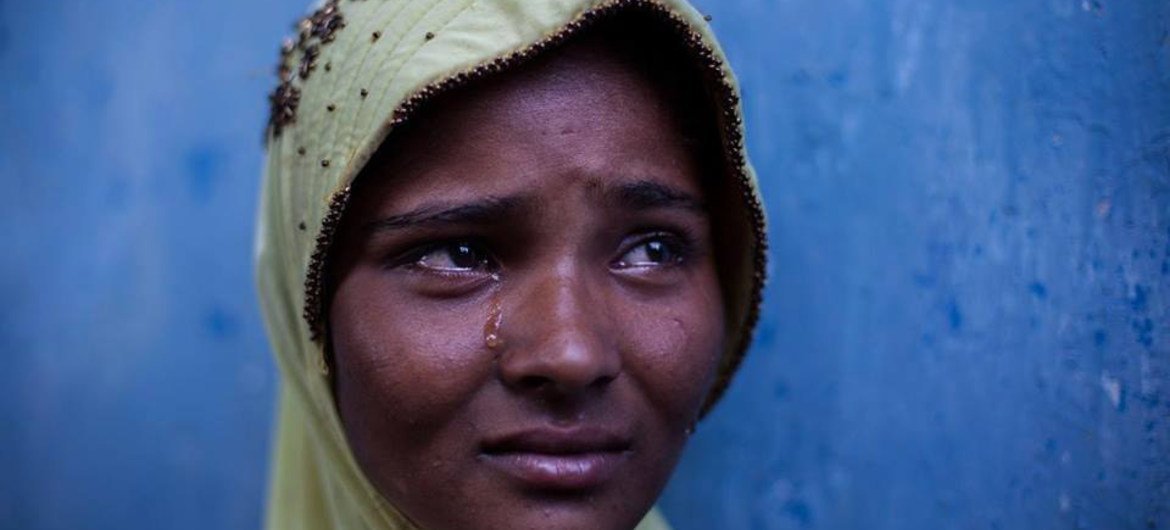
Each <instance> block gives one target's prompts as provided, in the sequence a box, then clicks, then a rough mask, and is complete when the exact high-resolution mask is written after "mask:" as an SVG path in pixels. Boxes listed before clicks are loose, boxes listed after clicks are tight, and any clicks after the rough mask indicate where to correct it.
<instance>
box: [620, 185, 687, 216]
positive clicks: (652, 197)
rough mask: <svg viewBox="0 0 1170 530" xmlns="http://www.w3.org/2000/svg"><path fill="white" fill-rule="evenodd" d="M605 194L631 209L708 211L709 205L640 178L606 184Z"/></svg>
mask: <svg viewBox="0 0 1170 530" xmlns="http://www.w3.org/2000/svg"><path fill="white" fill-rule="evenodd" d="M603 194H604V195H605V196H606V198H608V199H610V200H613V201H614V202H616V203H618V204H620V205H621V206H623V207H625V208H628V209H631V210H650V209H657V208H681V209H685V210H692V211H695V212H698V213H706V212H707V206H706V204H704V203H703V201H701V200H699V199H698V198H697V197H695V196H694V195H691V194H690V193H687V192H685V191H683V190H680V189H677V188H674V187H672V186H667V185H665V184H660V183H658V182H654V181H651V180H638V181H634V182H624V183H621V184H616V185H614V184H611V185H606V186H605V191H604V192H603Z"/></svg>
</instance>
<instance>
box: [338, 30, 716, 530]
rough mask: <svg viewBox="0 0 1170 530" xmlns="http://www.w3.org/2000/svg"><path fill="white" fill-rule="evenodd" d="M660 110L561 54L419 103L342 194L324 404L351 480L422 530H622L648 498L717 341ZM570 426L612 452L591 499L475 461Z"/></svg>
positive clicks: (685, 182)
mask: <svg viewBox="0 0 1170 530" xmlns="http://www.w3.org/2000/svg"><path fill="white" fill-rule="evenodd" d="M666 100H667V98H666V97H664V94H663V91H662V90H661V89H660V88H659V86H658V85H657V84H656V83H655V82H654V80H652V79H649V78H647V77H646V76H645V75H644V74H642V73H640V69H638V68H636V67H633V66H630V65H629V64H628V62H627V61H623V60H621V59H620V58H619V56H618V55H615V53H614V52H613V51H612V50H610V49H609V48H608V47H606V46H604V45H602V44H599V42H598V41H588V40H587V41H582V42H578V43H576V44H573V45H571V46H569V47H568V48H566V49H564V50H561V51H560V52H558V53H557V54H555V55H553V56H552V57H551V58H549V59H547V60H544V61H543V62H540V63H537V64H535V65H530V66H529V67H527V68H526V69H524V70H521V71H516V72H511V73H508V74H506V75H504V76H501V77H498V78H493V79H492V80H491V81H490V82H489V83H488V84H479V85H475V86H474V87H472V88H471V89H468V90H465V91H463V92H460V93H458V94H455V95H453V97H448V98H443V99H440V100H438V101H437V102H436V104H435V105H434V106H433V107H432V108H430V109H429V110H427V111H426V112H424V113H423V114H421V115H419V116H416V118H415V119H414V120H413V122H412V123H413V124H414V125H413V126H412V127H413V128H411V129H406V130H405V132H403V133H401V134H399V135H397V136H395V137H394V138H393V139H392V141H393V142H394V144H393V146H394V148H393V149H391V150H389V151H388V152H389V153H390V154H389V155H388V156H383V157H379V158H377V159H376V160H375V161H374V162H372V165H371V168H370V169H369V170H368V171H367V174H365V175H363V179H364V180H359V182H358V185H356V186H355V193H354V198H353V202H352V203H351V206H350V209H349V211H348V212H347V213H346V217H345V219H344V220H343V222H342V225H341V227H340V228H339V233H338V238H337V240H336V245H335V247H334V252H335V255H334V256H332V257H331V271H330V273H331V275H332V277H333V295H332V298H331V301H330V306H329V321H330V333H331V339H332V348H333V355H334V363H335V370H334V374H335V380H334V385H335V387H334V390H335V394H336V399H337V405H338V410H339V412H340V415H341V418H342V421H343V424H344V426H345V430H346V433H347V436H348V438H349V441H350V444H351V446H352V448H353V451H354V454H355V456H356V458H357V460H358V463H359V465H360V466H361V467H362V469H363V471H364V472H365V473H366V475H367V476H368V477H369V478H370V480H371V481H372V482H373V484H374V485H375V486H376V487H377V489H378V490H379V491H380V492H381V493H382V494H383V495H384V496H385V497H386V498H387V500H389V501H390V503H391V504H393V505H394V506H396V507H398V508H399V509H400V510H401V511H402V512H403V513H404V514H405V515H406V516H407V517H408V518H410V519H411V520H412V521H413V522H415V523H416V524H418V525H420V526H421V527H423V528H427V529H433V530H438V529H455V528H599V529H605V528H613V529H628V528H632V527H633V526H634V525H635V524H636V523H637V522H638V521H639V520H640V519H641V518H642V517H643V515H644V514H645V513H646V511H647V510H649V508H650V506H651V505H652V504H653V502H654V500H655V499H656V498H657V496H658V494H659V493H660V492H661V490H662V488H663V486H664V485H665V483H666V481H667V479H668V478H669V476H670V473H671V471H672V469H673V468H674V465H675V463H676V462H677V460H678V457H679V454H680V452H681V450H682V448H683V445H684V444H685V441H686V439H687V436H688V430H689V429H690V428H691V427H692V426H693V423H694V421H695V419H696V417H697V416H698V414H699V408H700V405H701V404H702V400H703V398H704V396H705V395H706V393H707V391H708V390H709V388H710V386H711V384H712V381H713V378H714V375H715V372H716V364H717V361H718V357H719V354H720V349H721V345H722V344H723V339H724V333H725V329H724V320H723V312H722V306H721V295H720V287H719V282H718V279H717V274H716V267H715V262H714V258H713V255H714V252H713V250H712V247H713V244H712V241H711V239H712V236H711V226H710V225H711V223H710V220H709V216H708V214H707V212H706V210H705V207H704V199H705V197H704V194H703V189H702V186H701V185H700V167H701V164H700V163H699V162H698V161H697V160H696V159H695V156H694V155H693V151H694V149H691V148H688V147H687V141H686V138H685V137H684V134H683V129H684V127H683V126H681V125H680V124H681V122H680V120H679V119H678V117H677V116H676V113H675V109H673V108H672V106H671V105H669V104H667V103H666V102H665V101H666ZM492 335H494V337H493V336H492ZM574 429H578V430H580V429H586V430H589V429H592V431H593V432H598V431H603V432H605V433H609V434H614V435H616V436H617V437H618V438H620V439H621V441H622V443H621V444H620V447H616V448H611V449H613V451H612V452H613V454H611V455H610V457H612V458H611V459H610V460H609V461H608V462H610V463H611V464H612V465H611V466H610V467H609V468H607V469H609V470H610V471H611V472H610V473H608V474H605V475H604V476H603V479H602V480H594V481H593V482H590V483H589V484H587V485H585V486H580V485H575V484H573V483H571V482H572V481H569V482H570V483H559V484H551V485H549V484H543V483H533V481H531V480H526V479H522V478H517V477H516V476H515V475H513V474H510V473H508V472H506V470H502V469H501V467H500V465H499V464H500V462H501V459H500V455H499V454H496V453H492V450H494V449H491V448H492V447H494V446H493V445H492V444H493V443H495V442H496V441H498V440H499V439H500V438H501V437H507V436H508V435H509V434H513V433H516V432H526V431H532V430H536V431H539V432H545V433H547V432H577V431H574ZM496 449H498V448H496ZM615 454H616V455H617V456H616V457H615V456H614V455H615ZM503 461H504V462H505V464H507V462H509V461H508V460H503ZM615 462H616V463H615Z"/></svg>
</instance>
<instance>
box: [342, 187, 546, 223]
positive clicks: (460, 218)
mask: <svg viewBox="0 0 1170 530" xmlns="http://www.w3.org/2000/svg"><path fill="white" fill-rule="evenodd" d="M531 204H532V198H531V197H528V196H524V195H514V196H509V197H488V198H485V199H481V200H477V201H473V202H468V203H460V204H450V203H442V204H428V205H425V206H422V207H420V208H417V209H414V210H411V211H409V212H406V213H403V214H399V215H392V216H390V217H384V218H381V219H377V220H374V221H370V222H368V223H366V224H365V226H363V227H362V228H363V229H364V230H365V231H366V232H382V231H388V230H403V229H407V228H425V227H431V226H442V225H461V224H462V225H465V224H479V223H488V222H493V221H498V220H500V219H503V218H506V217H510V216H514V215H516V213H517V212H519V211H520V210H523V209H525V208H528V207H529V206H531Z"/></svg>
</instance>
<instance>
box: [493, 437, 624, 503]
mask: <svg viewBox="0 0 1170 530" xmlns="http://www.w3.org/2000/svg"><path fill="white" fill-rule="evenodd" d="M630 445H631V443H630V439H629V437H626V436H622V435H620V434H617V433H616V432H614V431H610V430H606V429H600V428H592V427H576V428H569V429H556V428H538V429H530V430H524V431H519V432H514V433H510V434H505V435H502V436H496V437H489V438H488V439H486V440H485V441H484V443H483V444H481V451H480V458H481V459H482V461H484V462H485V463H487V464H488V465H490V466H491V467H493V468H494V469H496V470H497V471H500V472H502V473H503V474H505V475H507V476H508V477H510V478H512V479H514V480H516V481H518V482H519V483H521V484H522V485H524V486H527V487H530V488H534V489H540V490H557V491H573V490H587V489H592V488H597V487H599V486H601V485H603V484H605V483H606V482H608V481H609V480H611V479H612V478H613V477H614V475H615V474H616V473H617V471H618V470H619V468H620V467H621V466H622V464H623V463H625V461H626V460H627V459H628V458H629V455H630V452H631V451H630Z"/></svg>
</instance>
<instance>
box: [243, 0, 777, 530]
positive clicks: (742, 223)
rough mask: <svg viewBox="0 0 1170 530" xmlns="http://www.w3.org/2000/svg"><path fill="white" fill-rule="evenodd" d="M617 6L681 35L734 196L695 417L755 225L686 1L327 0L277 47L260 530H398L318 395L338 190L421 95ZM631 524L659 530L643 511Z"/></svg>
mask: <svg viewBox="0 0 1170 530" xmlns="http://www.w3.org/2000/svg"><path fill="white" fill-rule="evenodd" d="M627 10H640V11H643V12H646V13H649V14H651V15H654V16H655V17H657V18H658V19H659V20H661V21H662V22H663V23H664V24H665V25H666V26H669V27H670V28H672V29H673V30H674V32H675V33H676V34H677V35H678V36H679V38H680V39H683V40H684V41H685V42H686V44H687V47H688V49H690V50H691V51H692V52H693V53H694V54H695V60H697V61H699V63H700V65H701V67H702V68H703V69H704V72H705V75H706V76H707V77H708V78H709V79H708V84H709V85H710V87H709V89H710V91H711V94H712V97H714V98H716V99H717V100H718V101H717V107H718V108H719V109H720V111H721V113H720V115H719V116H718V117H717V118H716V122H717V123H718V124H719V126H720V128H721V140H722V142H723V146H724V149H725V154H726V156H727V161H728V164H727V165H728V167H729V171H728V173H729V175H728V182H727V185H728V186H733V187H734V189H733V191H734V193H731V194H730V195H731V197H732V199H733V203H732V204H724V205H720V207H723V208H728V209H731V210H734V211H735V212H738V214H737V215H733V216H732V217H733V218H736V219H739V221H737V222H736V223H735V224H736V226H735V229H734V231H733V232H734V233H735V234H739V237H732V238H731V239H733V240H735V241H734V242H733V243H734V244H733V245H731V246H730V248H731V250H730V251H729V252H724V253H725V254H728V253H729V255H724V256H720V259H721V264H722V267H723V272H722V274H724V277H723V278H722V279H721V281H722V282H723V284H724V285H723V288H724V296H725V299H726V304H725V305H726V307H727V315H728V321H727V322H728V328H727V329H728V330H729V333H728V342H727V344H726V347H725V353H724V356H723V360H722V363H721V367H720V370H721V372H720V377H719V380H718V382H717V384H716V387H715V389H714V390H713V391H712V393H711V395H710V396H709V398H708V403H707V404H708V408H709V406H710V405H712V404H714V403H715V401H716V400H718V398H719V396H720V395H722V393H723V390H724V389H725V388H726V385H727V383H728V381H729V380H730V377H731V375H732V374H733V373H734V371H735V368H736V367H737V366H738V364H739V361H740V359H741V357H742V355H743V352H744V350H745V349H746V347H747V345H748V343H749V342H750V337H751V331H752V328H753V327H754V325H755V320H756V313H757V311H758V306H759V298H760V292H761V288H762V284H763V279H764V278H763V277H764V217H763V210H762V209H761V207H760V201H759V194H758V191H757V187H756V179H755V176H754V172H753V171H752V169H751V167H750V165H749V164H748V162H747V159H746V154H745V153H744V150H743V140H742V139H743V130H742V122H741V120H740V108H739V98H738V89H737V88H736V84H735V80H734V77H733V76H732V73H731V71H730V70H729V69H728V68H727V66H726V63H725V60H724V58H723V55H722V52H721V51H720V50H719V47H718V45H717V43H716V41H715V38H714V36H713V35H712V33H711V32H710V30H709V28H708V27H707V23H706V21H705V20H704V18H703V16H702V15H701V14H699V13H698V12H697V11H695V10H694V9H693V8H692V7H691V6H690V5H688V4H687V3H686V2H685V1H684V0H659V1H650V0H610V1H601V0H478V1H476V0H329V1H327V2H325V3H324V4H323V5H321V7H320V8H319V9H317V10H316V11H315V12H314V13H312V15H310V16H309V17H307V18H306V19H305V20H304V21H302V23H301V24H300V25H299V26H298V34H297V35H295V36H294V37H293V38H292V39H290V40H289V41H287V42H286V43H285V45H284V48H283V50H282V51H283V53H282V58H281V65H280V71H279V76H280V85H279V86H278V88H277V89H276V90H275V91H274V93H273V95H272V119H271V123H270V126H269V129H268V132H267V145H268V159H267V165H266V171H265V176H264V186H263V190H262V199H261V212H260V218H259V227H258V230H257V236H256V267H257V282H258V284H259V290H260V297H261V303H262V307H263V311H264V316H265V322H266V324H267V327H268V334H269V337H270V340H271V342H272V348H273V351H274V354H275V356H276V360H277V363H278V365H279V367H280V372H281V376H282V383H283V384H282V385H281V393H280V401H279V406H280V412H279V417H278V425H277V432H276V441H275V461H274V469H273V474H272V482H271V491H270V498H269V506H268V515H267V526H268V528H270V529H306V530H309V529H311V530H343V529H344V530H363V529H370V530H388V529H405V528H411V525H410V523H409V522H408V521H406V519H405V518H404V517H403V516H402V515H401V514H400V513H399V512H398V511H397V510H396V509H395V508H394V507H393V506H391V505H390V504H389V503H388V502H387V501H386V500H385V499H384V498H382V496H381V495H380V494H379V493H378V492H377V490H375V489H374V487H373V486H372V485H371V484H370V482H369V481H368V480H367V478H366V476H365V475H364V474H363V473H362V471H361V469H360V468H359V467H358V465H357V463H356V461H355V460H354V457H353V455H352V453H351V452H350V450H349V446H348V444H347V442H346V438H345V433H344V431H343V430H342V426H341V422H340V420H339V417H338V414H337V412H336V410H335V408H334V403H333V399H332V393H331V391H330V387H329V385H330V382H329V381H330V380H329V376H328V374H327V369H326V363H325V358H324V355H325V354H324V348H323V336H322V335H323V332H324V330H323V326H322V314H321V313H322V308H321V306H322V301H321V295H322V293H321V290H322V273H323V267H324V258H325V255H326V252H327V250H328V247H329V244H330V242H331V240H332V237H333V231H334V229H335V227H336V224H337V221H338V219H339V217H340V215H341V213H342V211H343V209H344V208H345V206H346V203H347V199H348V194H349V186H350V183H351V182H352V181H353V179H354V178H355V176H356V175H357V174H358V173H359V172H360V171H361V169H362V167H363V166H364V165H365V164H366V162H367V161H368V160H369V159H370V158H371V156H372V155H373V153H374V152H375V151H376V150H377V149H378V147H379V146H380V145H381V144H382V142H383V140H385V139H386V137H387V135H388V134H389V132H390V130H391V129H393V128H394V127H395V125H396V124H399V123H402V122H403V121H404V120H407V119H409V118H410V116H411V113H412V111H413V110H414V109H415V108H417V106H418V105H419V104H420V103H422V102H423V101H425V100H426V99H427V98H429V97H431V96H433V95H434V94H436V93H439V92H441V91H443V90H447V89H449V88H453V87H455V86H459V85H461V84H463V83H466V82H467V81H469V80H472V79H475V78H478V77H482V76H485V75H491V74H492V73H493V72H497V71H501V70H504V69H507V68H509V67H511V66H514V65H517V64H520V63H522V62H523V61H524V60H525V59H526V58H528V57H531V56H533V55H534V54H539V53H540V52H541V51H542V50H544V49H546V48H548V47H551V46H555V45H556V44H558V43H559V42H561V41H562V40H564V39H566V38H569V37H571V36H573V35H574V34H576V33H577V32H579V31H581V30H582V29H585V28H587V27H588V26H589V25H590V24H592V23H594V22H596V21H598V20H601V19H603V18H605V17H607V16H611V15H613V14H615V13H619V12H624V11H627ZM451 502H452V503H453V504H454V503H457V502H459V500H458V499H451ZM639 528H645V529H651V528H667V526H666V523H665V521H664V520H663V519H662V518H661V516H659V515H658V514H657V512H651V513H650V515H648V516H647V517H646V520H644V521H643V523H642V525H640V527H639Z"/></svg>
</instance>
